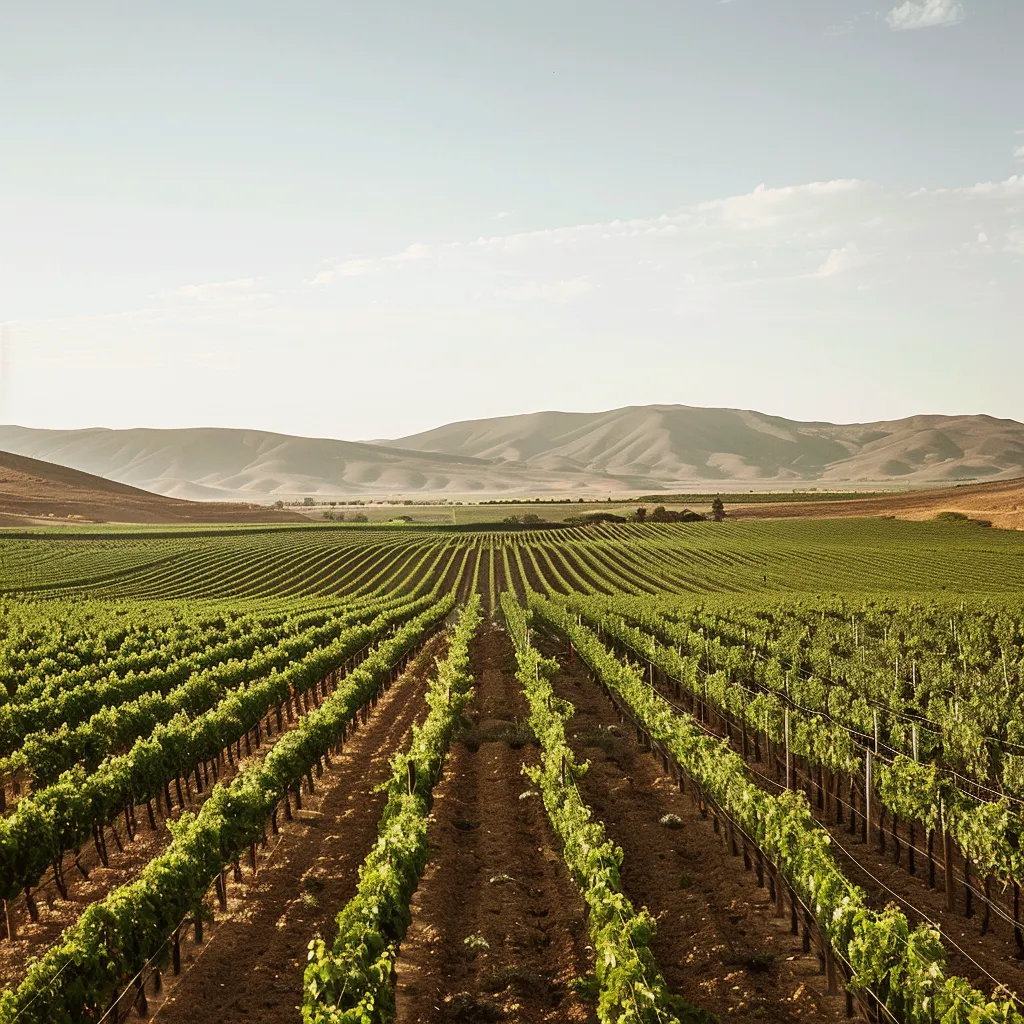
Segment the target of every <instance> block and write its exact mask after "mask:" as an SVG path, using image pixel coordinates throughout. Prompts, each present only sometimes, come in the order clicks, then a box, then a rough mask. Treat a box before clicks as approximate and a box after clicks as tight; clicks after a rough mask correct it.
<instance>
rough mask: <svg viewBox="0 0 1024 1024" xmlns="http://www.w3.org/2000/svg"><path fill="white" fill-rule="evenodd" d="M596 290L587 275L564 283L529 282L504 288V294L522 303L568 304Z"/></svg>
mask: <svg viewBox="0 0 1024 1024" xmlns="http://www.w3.org/2000/svg"><path fill="white" fill-rule="evenodd" d="M593 290H594V283H593V281H591V280H590V277H589V276H588V275H587V274H581V275H580V276H579V277H572V278H569V279H568V280H563V281H548V282H538V281H527V282H526V283H525V284H520V285H513V286H512V287H509V288H503V289H502V290H501V291H502V294H503V295H507V296H508V297H509V298H510V299H518V300H519V301H520V302H537V301H542V302H566V301H568V300H569V299H575V298H578V297H579V296H580V295H586V293H587V292H589V291H593Z"/></svg>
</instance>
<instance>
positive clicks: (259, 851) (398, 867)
mask: <svg viewBox="0 0 1024 1024" xmlns="http://www.w3.org/2000/svg"><path fill="white" fill-rule="evenodd" d="M1022 585H1024V535H1021V534H1019V533H1013V532H1009V531H1000V530H987V529H983V528H979V527H973V526H970V525H963V524H961V523H956V522H934V523H909V522H897V521H893V520H886V519H870V520H867V519H865V520H842V521H831V522H828V521H816V520H798V521H780V522H739V523H732V522H725V523H721V524H719V523H710V522H708V523H694V524H686V525H672V524H603V525H590V526H586V527H570V526H559V527H551V528H546V529H526V530H520V529H509V530H500V529H497V528H493V527H487V526H483V525H481V526H479V527H476V526H473V527H466V528H457V527H451V528H434V527H423V528H420V527H401V526H394V527H392V526H384V525H381V526H377V525H366V526H348V525H346V526H338V527H318V526H312V527H283V528H275V527H261V528H252V529H245V530H215V529H210V530H191V531H188V532H184V531H179V532H174V531H172V530H167V531H163V530H161V531H152V532H148V533H132V532H125V533H123V534H119V533H116V532H110V533H103V534H98V533H97V534H89V533H86V532H68V533H65V534H57V533H42V534H39V535H36V536H33V535H29V534H21V535H15V534H11V535H9V536H7V537H6V538H4V539H2V540H0V608H2V618H0V679H2V682H3V688H2V689H0V897H2V898H3V910H4V917H3V920H2V921H0V982H2V988H3V993H2V995H0V1024H14V1022H20V1024H51V1022H61V1024H63V1022H80V1021H93V1022H96V1021H109V1022H114V1021H123V1020H128V1019H134V1018H143V1017H146V1018H155V1019H157V1020H161V1021H165V1022H174V1021H182V1022H184V1021H189V1022H197V1021H198V1022H206V1021H210V1022H212V1021H239V1022H240V1021H278V1020H289V1019H291V1020H295V1021H300V1020H301V1021H305V1022H306V1024H341V1022H344V1024H372V1022H378V1021H379V1022H384V1021H392V1020H397V1021H400V1022H404V1024H415V1022H421V1021H422V1022H437V1024H441V1022H446V1024H448V1022H450V1024H454V1022H476V1021H481V1022H482V1021H523V1022H527V1021H529V1022H536V1021H580V1022H601V1024H612V1022H615V1024H641V1022H643V1024H648V1022H650V1024H653V1022H673V1021H676V1022H684V1024H690V1022H694V1024H697V1022H700V1024H704V1022H710V1021H713V1020H716V1019H717V1020H725V1019H727V1018H728V1017H730V1016H732V1017H736V1018H739V1019H747V1018H761V1019H765V1020H769V1021H795V1020H799V1019H805V1018H807V1017H810V1016H815V1017H824V1018H827V1019H834V1020H837V1021H838V1020H840V1019H847V1018H850V1017H854V1018H866V1019H868V1020H870V1021H888V1022H896V1024H935V1022H943V1024H960V1022H963V1024H968V1022H972V1024H973V1022H983V1021H992V1022H1003V1021H1006V1022H1018V1024H1024V1003H1022V1001H1021V1000H1022V996H1024V909H1022V907H1021V887H1022V885H1024V848H1022V846H1021V836H1022V833H1024V683H1022V674H1024V593H1022Z"/></svg>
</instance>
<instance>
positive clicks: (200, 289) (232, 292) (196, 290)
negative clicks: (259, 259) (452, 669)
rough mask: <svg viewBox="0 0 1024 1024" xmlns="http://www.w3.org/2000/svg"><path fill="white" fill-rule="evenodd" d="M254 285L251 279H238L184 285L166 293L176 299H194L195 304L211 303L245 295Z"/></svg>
mask: <svg viewBox="0 0 1024 1024" xmlns="http://www.w3.org/2000/svg"><path fill="white" fill-rule="evenodd" d="M255 284H256V282H255V280H254V279H253V278H251V277H240V278H236V279H235V280H233V281H211V282H209V283H207V284H186V285H182V286H181V287H180V288H175V289H174V290H173V291H171V292H168V293H167V296H169V297H170V298H176V299H194V300H195V301H197V302H211V301H217V300H219V299H223V298H227V297H232V296H239V295H246V294H248V293H250V292H252V290H253V286H254V285H255Z"/></svg>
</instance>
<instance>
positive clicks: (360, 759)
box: [149, 638, 443, 1024]
mask: <svg viewBox="0 0 1024 1024" xmlns="http://www.w3.org/2000/svg"><path fill="white" fill-rule="evenodd" d="M442 642H443V641H442V638H438V639H437V640H435V641H433V642H432V643H431V644H430V645H429V647H428V648H427V651H426V652H425V653H424V654H422V655H420V656H419V657H418V658H416V659H415V661H414V662H413V664H412V666H411V667H410V669H409V671H407V672H406V673H405V674H404V675H403V676H402V677H401V678H400V679H399V680H398V681H397V682H395V683H394V684H393V685H392V686H391V688H390V689H389V690H388V691H387V692H386V693H385V694H384V696H383V697H381V699H380V700H379V701H378V702H377V707H376V708H375V709H374V710H373V711H372V712H371V715H370V719H369V722H368V724H367V725H365V726H361V727H360V728H359V730H358V731H357V732H356V733H355V735H354V736H352V737H351V738H350V739H349V741H348V742H347V743H346V744H345V748H344V751H343V753H342V755H341V757H340V758H332V762H331V764H332V766H331V767H330V768H328V769H325V771H324V774H323V776H322V777H321V778H320V779H318V780H317V784H316V792H315V793H314V794H311V795H305V796H303V799H302V810H301V811H293V812H292V813H293V815H294V820H293V821H291V822H286V821H285V820H284V819H283V817H282V818H281V833H280V837H279V838H278V840H276V841H275V840H271V842H270V844H269V845H268V846H267V849H266V850H265V851H264V852H263V854H262V857H261V860H260V863H259V870H258V873H257V874H256V876H255V877H254V876H253V875H252V874H251V873H250V872H249V871H245V873H244V880H243V882H242V883H237V882H234V881H230V880H229V882H228V893H229V901H228V916H227V917H226V918H222V919H220V920H219V921H218V922H216V923H215V924H214V925H213V926H212V927H208V928H207V930H206V936H205V942H204V943H203V945H202V946H199V947H196V946H194V945H193V944H192V942H191V939H190V940H189V941H188V942H187V943H184V942H183V944H182V953H183V959H184V956H185V954H186V951H187V954H188V957H189V959H188V962H187V963H185V964H184V967H183V970H182V973H181V975H180V976H179V977H178V978H173V977H171V976H170V975H167V976H165V984H164V991H163V993H162V994H161V996H160V997H151V998H150V1002H149V1008H150V1016H151V1018H156V1019H158V1020H160V1021H162V1022H167V1024H171V1022H173V1021H182V1022H185V1021H187V1022H188V1024H231V1022H238V1024H242V1022H268V1024H269V1022H275V1024H276V1022H279V1021H285V1020H293V1019H297V1016H298V1011H299V1008H300V1007H301V1005H302V973H303V969H304V967H305V964H306V952H307V947H308V945H309V942H310V940H311V939H312V938H313V937H314V935H315V934H316V933H318V932H319V933H320V934H322V935H324V936H325V937H329V936H331V935H332V934H333V930H334V919H335V916H336V915H337V913H338V911H339V910H340V909H341V908H342V907H343V906H344V905H345V903H346V902H347V901H348V900H350V899H351V898H352V896H353V895H355V888H356V883H357V882H358V877H359V876H358V871H359V866H360V864H362V862H363V858H364V857H365V856H366V854H367V853H368V852H369V850H370V847H371V846H372V845H373V842H374V840H375V838H376V836H377V822H378V819H379V817H380V812H381V809H382V807H383V802H384V795H383V793H375V792H374V789H375V787H376V786H377V785H378V784H379V783H380V782H383V781H384V779H385V778H386V777H387V775H388V771H389V761H390V759H391V756H392V755H393V754H394V753H395V751H396V750H399V749H401V747H402V746H403V744H404V743H405V742H406V741H407V739H408V735H409V732H410V730H411V729H412V726H413V724H414V722H416V721H419V720H421V719H422V718H423V717H424V715H425V713H426V705H425V703H424V701H423V699H422V697H423V693H424V691H425V689H426V679H427V675H428V673H429V670H430V668H431V666H432V664H433V656H434V655H435V654H439V653H443V650H442V649H441V648H440V647H439V646H438V645H439V644H440V643H442ZM228 877H229V879H230V877H231V876H230V872H229V875H228Z"/></svg>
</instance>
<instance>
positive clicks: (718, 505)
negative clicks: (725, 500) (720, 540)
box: [711, 494, 725, 523]
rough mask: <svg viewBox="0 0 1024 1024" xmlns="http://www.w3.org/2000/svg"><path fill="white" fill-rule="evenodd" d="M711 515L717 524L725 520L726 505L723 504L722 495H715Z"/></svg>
mask: <svg viewBox="0 0 1024 1024" xmlns="http://www.w3.org/2000/svg"><path fill="white" fill-rule="evenodd" d="M711 515H712V517H713V518H714V520H715V522H716V523H720V522H721V521H722V520H723V519H724V518H725V505H723V504H722V498H721V496H720V495H717V494H716V495H715V500H714V501H713V502H711Z"/></svg>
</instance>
